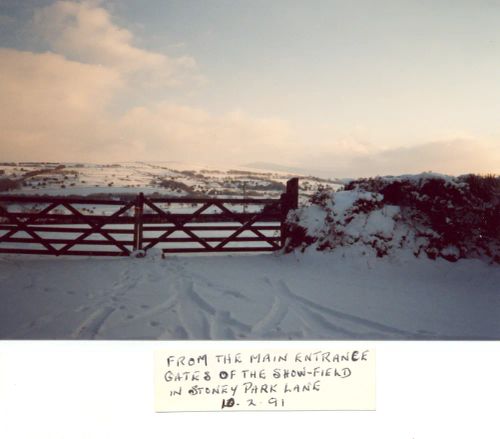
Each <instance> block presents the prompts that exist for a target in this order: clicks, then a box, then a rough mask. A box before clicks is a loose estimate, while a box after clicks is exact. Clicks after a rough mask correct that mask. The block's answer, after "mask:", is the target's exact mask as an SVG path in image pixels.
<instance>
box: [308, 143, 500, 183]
mask: <svg viewBox="0 0 500 439" xmlns="http://www.w3.org/2000/svg"><path fill="white" fill-rule="evenodd" d="M302 164H303V166H305V167H307V168H308V169H313V170H315V171H316V172H319V173H321V174H322V175H330V176H338V177H369V176H376V175H401V174H412V173H413V174H414V173H421V172H425V171H433V172H438V173H443V174H450V175H460V174H467V173H471V172H475V173H496V174H498V173H499V172H500V146H499V143H498V142H494V141H491V140H484V139H473V138H456V139H449V140H439V141H432V142H428V143H423V144H419V145H413V146H410V147H400V148H391V149H385V150H380V149H378V150H374V149H371V150H368V149H365V150H364V149H363V148H362V147H359V148H355V149H354V150H352V151H346V150H345V149H343V148H342V147H340V148H338V149H337V148H335V147H334V148H332V150H331V151H330V152H329V153H322V154H319V155H316V156H313V157H308V158H306V157H304V159H303V160H302Z"/></svg>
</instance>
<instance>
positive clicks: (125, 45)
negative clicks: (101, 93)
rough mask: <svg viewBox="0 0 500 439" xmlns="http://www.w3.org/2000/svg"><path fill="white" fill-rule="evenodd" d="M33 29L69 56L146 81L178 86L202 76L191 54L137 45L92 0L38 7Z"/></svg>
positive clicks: (56, 48)
mask: <svg viewBox="0 0 500 439" xmlns="http://www.w3.org/2000/svg"><path fill="white" fill-rule="evenodd" d="M33 29H34V31H35V32H36V33H37V34H38V35H39V36H40V37H41V38H42V39H43V40H44V41H45V42H46V43H48V44H49V46H50V48H51V50H53V51H55V52H57V53H59V54H62V55H64V56H65V57H67V58H68V59H71V60H75V61H79V62H83V63H87V64H97V65H102V66H106V67H110V68H113V69H115V70H117V71H119V72H120V73H122V74H124V75H128V76H132V77H134V78H136V79H140V80H141V81H142V82H144V83H148V84H149V85H161V86H177V85H180V84H182V83H184V82H186V80H193V79H200V78H201V76H200V75H199V73H197V65H196V62H195V60H194V59H193V58H192V57H189V56H181V57H169V56H167V55H165V54H162V53H157V52H152V51H148V50H144V49H140V48H138V47H136V46H135V45H134V36H133V34H132V33H131V32H130V31H128V30H127V29H125V28H122V27H119V26H117V25H116V24H114V23H113V22H112V19H111V16H110V13H109V12H108V11H107V10H106V9H105V8H103V7H101V6H99V4H98V2H95V1H94V2H90V1H82V2H73V1H57V2H55V3H53V4H51V5H49V6H46V7H43V8H40V9H37V10H36V11H35V14H34V18H33Z"/></svg>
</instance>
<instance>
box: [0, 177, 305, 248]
mask: <svg viewBox="0 0 500 439" xmlns="http://www.w3.org/2000/svg"><path fill="white" fill-rule="evenodd" d="M297 206H298V179H297V178H293V179H291V180H289V181H288V182H287V189H286V192H285V193H283V194H281V197H280V198H279V199H259V198H244V199H239V198H182V197H179V198H158V197H147V196H144V195H143V194H142V193H141V194H139V195H138V196H136V197H135V198H133V199H131V200H127V201H123V200H113V199H89V198H87V197H63V196H58V197H49V196H10V195H4V196H0V253H26V254H46V255H55V256H60V255H86V256H128V255H130V254H132V252H135V254H138V255H140V254H144V252H147V251H148V250H150V249H152V248H160V249H161V250H162V251H163V252H164V253H186V252H250V251H275V250H279V249H281V248H282V247H283V246H284V243H285V240H286V237H287V227H286V217H287V215H288V212H289V211H290V209H295V208H297Z"/></svg>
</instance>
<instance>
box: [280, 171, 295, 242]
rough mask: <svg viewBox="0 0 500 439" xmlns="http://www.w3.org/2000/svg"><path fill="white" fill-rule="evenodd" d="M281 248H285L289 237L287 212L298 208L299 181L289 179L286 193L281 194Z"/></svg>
mask: <svg viewBox="0 0 500 439" xmlns="http://www.w3.org/2000/svg"><path fill="white" fill-rule="evenodd" d="M280 199H281V248H282V249H283V248H285V245H286V240H287V238H288V236H289V230H288V225H287V224H286V218H287V216H288V212H290V210H292V209H297V208H298V207H299V179H298V178H297V177H294V178H291V179H290V180H288V181H287V182H286V192H285V193H284V194H281V197H280Z"/></svg>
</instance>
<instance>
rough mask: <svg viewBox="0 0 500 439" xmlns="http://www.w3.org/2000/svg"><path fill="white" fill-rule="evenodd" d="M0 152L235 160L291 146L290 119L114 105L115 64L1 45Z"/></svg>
mask: <svg viewBox="0 0 500 439" xmlns="http://www.w3.org/2000/svg"><path fill="white" fill-rule="evenodd" d="M0 60H1V61H2V62H1V67H0V101H1V102H2V106H1V107H0V150H1V153H2V154H1V155H2V157H3V158H4V159H5V160H60V161H77V160H78V161H84V160H90V161H106V160H193V159H194V160H202V161H206V162H213V163H220V162H225V163H227V162H231V161H232V162H233V163H234V162H238V161H241V160H250V159H253V157H255V155H258V154H267V153H269V152H270V151H274V152H275V153H276V152H281V153H282V154H283V153H284V152H286V151H287V150H288V148H289V146H290V139H291V138H292V135H291V130H290V127H289V125H288V124H287V123H286V122H283V121H280V120H274V119H263V118H255V117H252V116H249V115H247V114H245V113H243V112H229V113H226V114H224V115H220V116H216V115H213V114H210V113H209V112H207V111H205V110H203V109H200V108H196V107H193V106H187V105H179V104H174V103H170V102H160V103H156V102H149V103H148V104H147V105H144V106H140V107H131V108H127V109H126V110H125V111H123V112H121V113H118V114H117V113H116V111H111V110H110V108H111V107H112V104H113V102H114V100H115V99H116V97H117V96H120V95H121V93H122V91H123V89H124V88H125V87H126V85H127V82H126V81H125V80H124V79H123V77H122V75H121V74H120V72H119V71H116V70H115V69H113V68H112V67H106V66H97V65H90V64H85V63H82V62H77V61H70V60H67V59H66V58H65V57H63V56H61V55H58V54H54V53H43V54H37V53H32V52H22V51H17V50H13V49H0Z"/></svg>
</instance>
